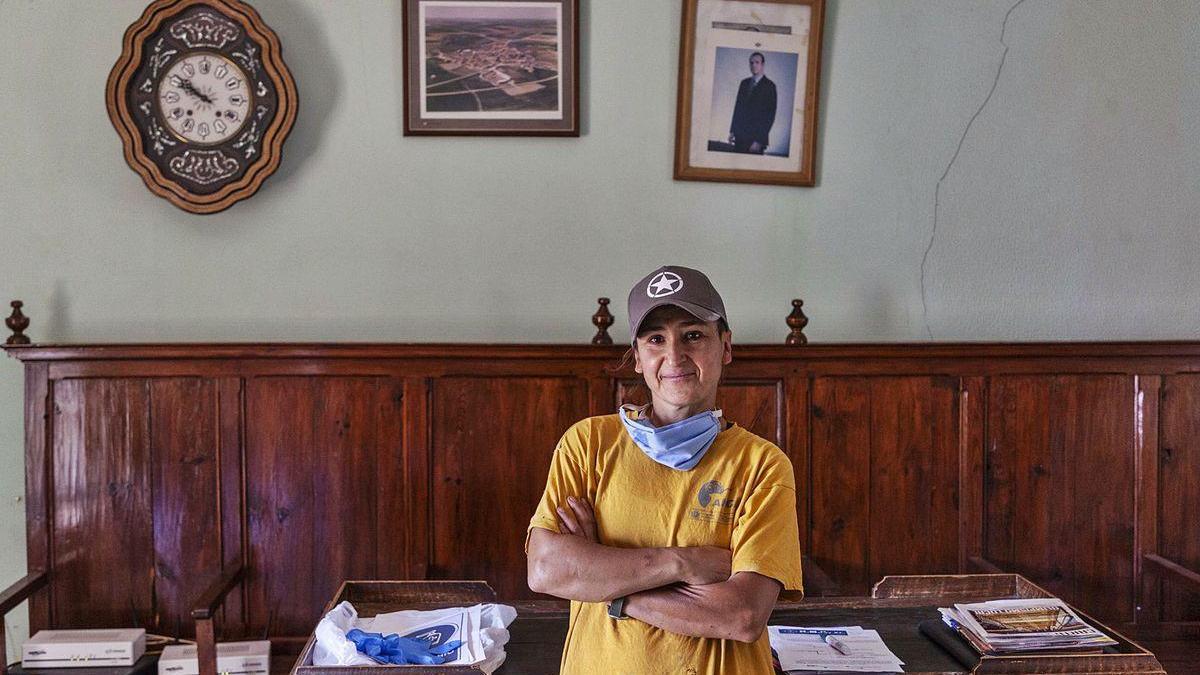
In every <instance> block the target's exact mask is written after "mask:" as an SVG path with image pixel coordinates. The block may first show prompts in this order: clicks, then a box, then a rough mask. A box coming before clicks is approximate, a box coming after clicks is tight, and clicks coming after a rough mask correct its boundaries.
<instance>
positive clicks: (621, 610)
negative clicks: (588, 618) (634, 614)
mask: <svg viewBox="0 0 1200 675" xmlns="http://www.w3.org/2000/svg"><path fill="white" fill-rule="evenodd" d="M628 599H629V596H628V595H622V596H621V597H619V598H613V599H612V600H610V601H609V603H608V615H609V616H611V617H612V618H614V619H626V618H628V617H629V615H628V614H626V613H625V601H626V600H628Z"/></svg>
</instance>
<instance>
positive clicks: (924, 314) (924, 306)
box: [921, 0, 1025, 340]
mask: <svg viewBox="0 0 1200 675" xmlns="http://www.w3.org/2000/svg"><path fill="white" fill-rule="evenodd" d="M1024 3H1025V0H1017V2H1016V3H1015V4H1013V6H1012V7H1009V8H1008V11H1007V12H1005V13H1004V22H1003V23H1002V24H1001V26H1000V44H1001V45H1004V51H1003V52H1001V53H1000V65H998V66H997V67H996V76H995V77H994V78H993V79H992V88H991V89H989V90H988V93H987V96H985V97H984V98H983V103H980V104H979V109H978V110H976V111H975V114H974V115H971V119H970V120H968V121H967V126H966V128H964V129H963V132H962V136H960V137H959V139H958V146H957V147H955V148H954V155H953V156H952V157H951V158H950V161H949V162H947V163H946V170H945V171H943V172H942V177H941V178H939V179H938V182H937V185H936V186H934V188H933V227H932V228H930V230H929V244H928V245H927V246H926V247H925V253H924V255H922V256H921V320H922V321H924V322H925V333H926V334H928V335H929V339H930V340H932V339H933V329H931V328H930V327H929V301H928V298H927V297H926V289H925V265H926V264H927V263H928V262H929V252H930V251H932V250H933V241H934V239H935V238H937V228H938V209H939V208H940V207H941V196H942V183H943V182H945V180H946V176H949V175H950V169H951V168H953V167H954V162H955V160H957V159H958V154H959V153H960V152H962V148H963V143H965V142H966V140H967V134H969V133H971V127H972V126H973V125H974V124H975V120H976V119H977V118H978V117H979V115H980V114H981V113H982V112H983V109H984V108H986V107H987V104H988V101H991V100H992V94H995V93H996V87H997V86H998V85H999V84H1000V74H1001V73H1002V72H1004V62H1005V60H1007V59H1008V43H1007V42H1005V41H1004V36H1005V34H1006V33H1007V32H1008V19H1009V17H1011V16H1012V13H1013V11H1015V10H1016V9H1017V8H1018V7H1020V6H1021V5H1022V4H1024Z"/></svg>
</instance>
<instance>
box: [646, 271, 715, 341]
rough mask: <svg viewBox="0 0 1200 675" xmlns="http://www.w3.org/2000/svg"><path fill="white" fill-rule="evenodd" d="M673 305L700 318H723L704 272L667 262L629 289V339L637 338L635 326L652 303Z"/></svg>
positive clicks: (654, 305)
mask: <svg viewBox="0 0 1200 675" xmlns="http://www.w3.org/2000/svg"><path fill="white" fill-rule="evenodd" d="M663 305H675V306H676V307H679V308H681V309H683V310H685V311H687V312H688V313H689V314H691V315H692V316H695V317H696V318H697V319H700V320H701V321H716V320H717V319H724V320H725V323H726V325H728V324H729V317H728V316H726V315H725V303H724V301H722V300H721V294H720V293H717V289H715V288H713V285H712V282H711V281H709V280H708V277H706V276H704V272H701V271H699V270H694V269H691V268H690V267H679V266H677V265H666V266H664V267H660V268H658V269H656V270H654V271H653V272H651V273H650V274H647V275H646V276H645V277H643V278H642V280H641V281H639V282H637V283H636V284H634V285H633V288H632V289H631V290H630V291H629V339H630V341H631V342H637V334H638V329H639V328H641V327H642V321H644V320H645V319H646V315H647V314H649V313H650V312H651V311H652V310H653V309H654V308H655V307H662V306H663Z"/></svg>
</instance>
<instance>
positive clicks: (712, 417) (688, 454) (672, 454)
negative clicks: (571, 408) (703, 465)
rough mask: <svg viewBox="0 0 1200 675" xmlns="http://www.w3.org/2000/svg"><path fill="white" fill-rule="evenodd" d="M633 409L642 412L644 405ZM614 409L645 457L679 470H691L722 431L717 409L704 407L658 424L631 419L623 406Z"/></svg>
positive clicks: (644, 408)
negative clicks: (694, 412) (689, 415)
mask: <svg viewBox="0 0 1200 675" xmlns="http://www.w3.org/2000/svg"><path fill="white" fill-rule="evenodd" d="M632 410H633V411H634V412H639V413H644V411H645V410H646V406H643V407H642V408H641V409H637V408H632ZM617 412H618V413H619V414H620V415H621V422H622V423H624V425H625V431H626V432H628V434H629V437H630V438H632V439H633V442H634V443H636V444H637V446H638V447H639V448H641V449H642V452H644V453H646V456H647V457H649V458H650V459H652V460H654V461H656V462H658V463H659V464H662V465H663V466H669V467H671V468H672V469H676V470H679V471H690V470H692V468H694V467H695V466H696V465H697V464H699V463H700V460H701V459H703V458H704V453H706V452H708V449H709V448H710V447H712V444H713V441H715V440H716V439H717V434H718V433H720V431H721V411H720V410H706V411H704V412H702V413H700V414H699V415H692V416H691V417H689V418H687V419H684V420H679V421H678V422H672V423H671V424H668V425H666V426H661V427H655V426H651V425H650V424H649V423H647V422H644V421H642V420H635V419H630V417H629V414H628V412H626V406H621V407H620V408H619V409H618V410H617Z"/></svg>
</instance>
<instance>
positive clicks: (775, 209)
mask: <svg viewBox="0 0 1200 675" xmlns="http://www.w3.org/2000/svg"><path fill="white" fill-rule="evenodd" d="M253 4H254V5H255V6H256V7H257V8H258V9H259V10H260V12H261V13H262V15H263V17H264V18H265V19H266V21H267V22H268V23H269V24H270V25H271V26H272V27H273V28H274V29H275V30H276V32H278V33H279V35H280V37H281V38H282V40H283V44H284V57H285V59H286V60H287V63H288V65H289V66H290V67H291V69H292V72H293V74H294V75H295V78H296V82H297V85H298V87H299V90H300V98H301V107H300V115H299V119H298V121H297V125H296V128H295V131H294V132H293V134H292V137H291V138H290V140H289V141H288V143H287V145H286V146H285V147H284V162H283V165H282V167H281V169H280V171H279V172H278V173H277V174H276V175H275V176H274V177H273V178H271V179H270V180H269V181H268V182H267V184H266V186H265V188H264V189H263V190H262V191H261V192H260V193H259V194H258V195H257V196H256V197H254V198H253V199H252V200H250V201H249V202H245V203H242V204H240V205H238V206H235V207H234V208H233V209H231V210H229V211H227V212H225V213H222V214H219V215H216V216H208V217H198V216H192V215H188V214H185V213H183V212H182V211H179V210H177V209H175V208H174V207H173V206H170V205H169V204H168V203H167V202H165V201H163V200H161V199H158V198H157V197H154V196H152V195H151V194H150V193H149V192H148V191H147V190H146V189H145V187H143V185H142V183H141V180H140V179H139V178H138V177H137V176H136V175H135V174H134V173H133V172H132V171H130V170H129V169H128V168H127V167H126V165H125V163H124V161H123V160H122V158H121V144H120V142H119V140H118V138H117V135H116V133H115V132H114V131H113V129H112V127H111V126H110V124H109V121H108V118H107V116H106V114H105V110H104V83H105V78H106V76H107V75H108V71H109V69H110V68H111V67H112V64H113V62H114V61H115V60H116V58H117V56H118V54H119V53H120V43H121V36H122V33H123V32H124V30H125V28H126V26H128V25H129V24H130V23H131V22H133V21H134V20H135V19H136V18H137V17H138V16H139V15H140V13H141V11H142V9H143V8H144V6H145V0H120V1H117V0H41V1H39V2H34V1H32V0H0V176H2V178H0V227H2V228H3V239H2V240H0V241H3V245H4V249H3V250H4V254H3V259H2V262H0V265H2V267H3V273H2V274H0V300H6V299H8V298H22V299H24V300H25V301H26V305H27V307H26V309H27V313H28V314H30V315H31V316H32V318H33V322H34V323H33V328H32V329H31V331H30V332H31V334H32V335H33V336H34V338H35V339H37V340H39V341H68V342H95V341H158V340H202V341H208V340H388V341H391V340H394V341H408V340H421V341H426V340H433V341H484V340H487V341H562V342H577V343H578V342H584V341H586V340H587V339H588V338H589V337H590V334H591V332H590V331H591V326H590V324H589V321H588V317H589V316H590V315H591V313H592V311H593V309H594V304H593V301H594V299H595V298H596V296H598V295H609V296H611V297H613V298H614V299H615V300H617V302H616V306H615V307H614V309H615V310H617V311H616V313H617V314H618V323H617V325H616V326H615V330H614V333H615V334H616V335H620V334H621V331H622V330H623V327H624V325H625V324H624V318H623V314H624V309H623V307H621V304H622V300H621V299H623V297H624V294H625V293H626V292H627V290H628V288H629V286H630V284H631V283H632V282H633V281H634V280H636V279H637V278H638V277H639V276H640V275H641V274H643V273H645V272H647V271H649V270H650V269H652V268H653V267H655V266H657V265H659V264H662V263H682V264H691V265H694V266H698V267H701V268H703V269H705V270H707V271H708V272H709V274H710V276H711V277H712V278H713V280H714V281H715V282H716V284H717V286H718V288H720V289H721V291H722V293H723V294H724V296H725V299H726V303H727V305H728V306H729V308H730V312H731V320H732V324H733V328H734V331H735V338H736V339H738V340H742V341H752V342H762V341H770V342H775V341H778V340H780V339H782V337H783V335H784V334H785V333H786V327H785V325H784V323H783V317H784V316H785V315H786V313H787V312H788V310H789V309H790V306H789V300H790V299H791V298H792V297H795V296H797V295H799V296H802V297H804V298H805V300H806V301H807V305H806V310H807V312H808V314H809V316H810V317H811V318H812V324H811V327H810V329H809V331H808V333H809V335H810V337H811V338H812V339H813V340H814V341H860V340H865V341H881V340H883V341H889V340H890V341H894V340H923V339H927V338H928V335H929V334H932V336H933V337H934V338H935V339H938V340H962V339H969V340H1033V339H1125V338H1131V339H1150V338H1186V339H1192V338H1195V337H1196V334H1197V329H1200V316H1198V315H1197V311H1196V309H1197V308H1196V300H1195V298H1196V297H1197V293H1198V292H1200V262H1198V260H1200V256H1198V255H1197V244H1198V243H1200V228H1197V218H1196V214H1198V213H1200V189H1198V188H1197V176H1198V175H1200V112H1198V111H1200V84H1198V83H1200V30H1198V28H1197V27H1198V26H1200V2H1197V1H1187V2H1185V1H1183V0H1178V1H1159V2H1151V1H1148V0H1103V1H1101V0H1097V1H1091V2H1089V1H1084V0H1026V1H1025V2H1023V3H1020V4H1019V6H1018V7H1017V8H1016V9H1015V11H1013V12H1012V15H1011V18H1010V19H1009V23H1008V30H1007V34H1006V41H1007V43H1008V45H1009V47H1010V49H1009V51H1008V55H1007V60H1006V62H1005V64H1004V68H1003V70H1002V72H1001V73H1000V77H999V80H998V81H997V80H996V75H997V69H998V67H999V65H1000V61H1001V55H1002V53H1003V45H1002V44H1001V42H1000V35H1001V26H1002V24H1003V21H1004V18H1005V15H1006V13H1007V12H1008V10H1009V8H1010V7H1012V6H1013V2H1012V0H997V1H987V2H983V1H968V0H941V1H931V0H907V1H898V0H842V1H840V2H839V1H837V0H832V2H831V5H830V7H829V12H828V22H827V26H826V28H827V31H828V32H827V35H826V52H825V57H826V64H825V70H824V73H823V75H822V82H821V86H822V94H823V96H822V98H823V100H822V104H821V109H820V113H821V117H822V129H821V133H820V144H819V151H818V153H819V154H818V159H819V176H820V185H819V186H818V187H816V188H810V189H805V188H788V187H765V186H741V185H720V184H705V183H682V182H673V181H672V180H671V162H672V153H673V141H672V134H673V130H674V121H675V84H676V67H677V65H676V64H677V54H678V42H677V41H678V32H679V4H680V3H679V2H678V1H677V0H584V2H583V5H584V8H583V12H582V18H583V36H584V40H583V77H582V80H583V87H584V90H583V92H584V93H583V101H584V105H583V113H584V134H583V137H582V138H579V139H505V138H497V139H455V138H404V137H403V135H402V133H401V73H400V65H399V64H400V48H401V42H400V35H401V30H400V10H399V7H400V0H376V1H366V0H364V1H361V2H359V1H352V0H337V1H335V0H307V1H299V0H293V1H285V0H255V1H254V3H253ZM993 82H996V89H995V92H994V95H993V96H992V97H991V99H990V101H989V102H988V104H987V106H986V107H985V108H984V109H983V111H982V113H981V114H980V115H979V116H978V118H977V119H976V121H975V122H974V124H973V126H972V127H971V129H970V133H969V134H967V136H966V138H965V142H963V144H962V148H961V153H960V154H959V155H958V158H957V160H956V161H955V163H954V165H953V167H952V169H951V171H950V173H949V175H948V176H947V177H946V179H945V181H944V184H943V187H942V190H941V195H940V197H941V200H940V201H941V207H940V210H939V214H938V227H937V234H936V237H935V238H934V240H933V245H932V248H931V249H930V252H929V256H928V261H927V266H926V271H927V275H926V288H927V300H928V309H929V311H928V332H927V328H926V323H925V322H924V321H923V314H922V301H921V261H922V257H923V254H924V252H925V250H926V248H927V246H928V245H929V243H930V233H931V229H932V224H933V215H934V209H933V207H934V188H935V185H936V184H937V183H938V179H939V178H940V177H941V176H942V174H943V172H944V171H945V170H946V167H947V163H948V162H949V161H950V158H951V157H952V156H954V154H955V150H956V148H957V147H958V144H959V140H960V138H962V137H963V132H964V130H965V129H966V126H967V123H968V120H970V119H971V117H972V115H973V114H975V113H976V111H977V110H979V108H980V105H981V104H982V103H983V101H984V99H985V97H986V96H987V94H988V92H989V90H990V89H991V87H992V85H993ZM21 400H22V389H21V368H20V366H19V364H18V363H17V362H15V361H12V360H4V361H0V462H2V464H0V466H3V467H5V468H6V469H7V470H6V471H4V472H3V473H0V541H3V542H4V543H5V544H6V546H4V547H3V548H0V582H2V581H6V580H14V579H16V578H17V577H19V576H20V575H21V574H22V573H23V572H24V534H23V533H24V510H23V509H24V506H23V504H22V503H21V499H22V493H23V488H22V479H21V476H22V450H21V448H22V440H21V424H22V419H21ZM18 614H19V613H17V614H14V615H13V616H12V617H10V619H9V625H10V631H11V632H12V634H13V636H14V638H19V637H20V636H21V635H23V634H24V631H25V619H24V617H23V616H18ZM10 644H12V643H10Z"/></svg>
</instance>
